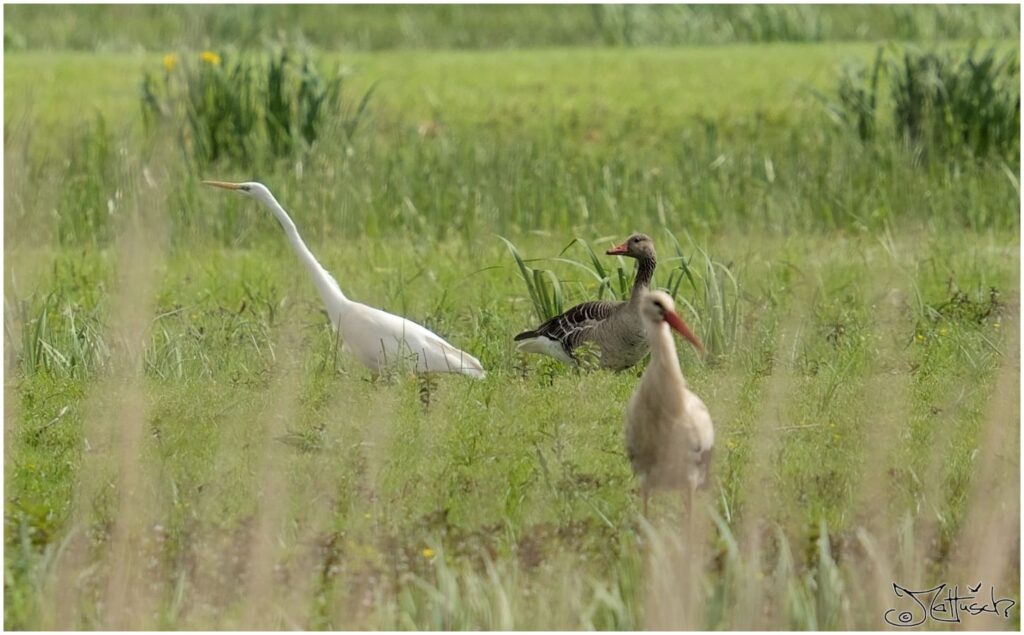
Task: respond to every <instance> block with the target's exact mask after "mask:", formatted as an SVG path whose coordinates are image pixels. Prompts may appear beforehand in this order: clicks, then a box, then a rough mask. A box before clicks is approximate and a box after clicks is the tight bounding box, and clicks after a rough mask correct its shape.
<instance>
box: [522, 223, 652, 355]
mask: <svg viewBox="0 0 1024 635" xmlns="http://www.w3.org/2000/svg"><path fill="white" fill-rule="evenodd" d="M605 253H607V254H608V255H610V256H628V257H630V258H636V260H637V272H636V279H635V280H634V282H633V291H632V293H631V295H630V298H629V300H628V301H626V302H616V301H612V300H598V301H595V302H584V303H582V304H577V305H576V306H574V307H572V308H571V309H569V310H568V311H566V312H565V313H562V314H561V315H556V316H555V317H553V318H551V319H550V320H548V321H547V322H544V323H543V324H541V325H540V326H538V327H537V328H536V329H534V330H532V331H523V332H522V333H520V334H519V335H516V336H515V341H516V342H518V344H516V349H517V350H520V351H523V352H524V353H540V354H542V355H550V356H551V357H554V358H555V359H557V360H560V361H563V362H565V363H567V364H578V363H579V360H578V359H577V358H576V355H575V354H574V351H575V350H576V349H577V348H579V347H580V346H581V345H582V344H584V343H585V342H593V343H595V344H597V346H598V347H599V348H600V349H601V362H600V364H601V367H602V368H608V369H611V370H625V369H627V368H629V367H631V366H633V365H635V364H636V363H637V362H639V361H640V360H641V359H643V358H644V355H646V354H647V337H646V335H645V333H644V328H643V324H642V322H641V320H640V312H639V306H640V304H639V303H640V297H641V296H642V295H643V294H644V293H646V292H647V290H648V288H649V287H650V285H651V278H652V277H653V276H654V268H655V267H656V266H657V264H658V255H657V253H655V251H654V241H652V240H651V238H650V237H649V236H647V235H645V234H633V235H632V236H630V237H629V238H627V239H626V242H624V243H622V244H621V245H618V246H617V247H612V248H611V249H609V250H608V251H607V252H605Z"/></svg>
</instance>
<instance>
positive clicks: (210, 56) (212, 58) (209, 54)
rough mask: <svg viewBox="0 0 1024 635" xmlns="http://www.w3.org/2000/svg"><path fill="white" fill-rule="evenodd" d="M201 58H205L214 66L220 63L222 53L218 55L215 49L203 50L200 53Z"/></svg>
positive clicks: (205, 60) (204, 59)
mask: <svg viewBox="0 0 1024 635" xmlns="http://www.w3.org/2000/svg"><path fill="white" fill-rule="evenodd" d="M199 59H201V60H203V61H204V62H206V63H207V64H212V65H213V66H217V65H218V64H220V55H217V54H216V53H214V52H213V51H203V52H202V53H201V54H200V55H199Z"/></svg>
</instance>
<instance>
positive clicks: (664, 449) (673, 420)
mask: <svg viewBox="0 0 1024 635" xmlns="http://www.w3.org/2000/svg"><path fill="white" fill-rule="evenodd" d="M640 315H641V316H642V318H643V321H644V326H645V328H646V330H647V338H648V343H649V344H650V347H651V361H650V363H649V364H648V365H647V369H646V370H645V371H644V375H643V377H642V378H641V379H640V385H639V386H637V389H636V392H634V393H633V396H632V397H631V398H630V400H629V404H628V405H627V406H626V454H627V456H628V457H629V461H630V463H631V464H632V466H633V471H634V472H635V473H636V475H637V477H638V478H639V480H640V490H641V493H642V494H643V502H644V514H646V513H647V497H648V494H649V492H650V490H652V489H682V490H684V492H685V494H686V496H687V498H688V499H689V497H690V496H692V494H693V492H694V490H696V489H697V488H698V487H700V486H702V485H703V484H704V483H705V481H706V480H707V476H708V470H709V467H710V464H711V449H712V447H713V446H714V443H715V430H714V427H713V425H712V423H711V414H710V413H709V412H708V408H707V406H705V405H704V402H703V401H701V399H700V397H698V396H697V395H695V394H693V392H691V391H690V389H689V388H687V386H686V380H685V379H684V378H683V371H682V369H681V368H680V367H679V358H678V357H677V356H676V345H675V341H674V340H673V339H672V332H671V331H670V330H669V328H670V327H671V328H673V329H675V330H676V331H678V332H679V333H680V334H681V335H682V336H683V337H685V338H686V339H687V340H689V341H690V343H691V344H693V345H694V346H695V347H696V348H698V349H701V350H703V347H702V346H701V344H700V341H699V340H697V338H696V337H695V336H694V335H693V333H692V332H690V329H689V328H688V327H687V326H686V324H685V323H684V322H683V321H682V319H680V318H679V316H678V315H677V314H676V312H675V305H674V303H673V302H672V298H671V297H670V296H669V295H668V294H666V293H662V292H660V291H652V292H650V293H646V294H645V295H644V296H643V297H642V298H641V307H640Z"/></svg>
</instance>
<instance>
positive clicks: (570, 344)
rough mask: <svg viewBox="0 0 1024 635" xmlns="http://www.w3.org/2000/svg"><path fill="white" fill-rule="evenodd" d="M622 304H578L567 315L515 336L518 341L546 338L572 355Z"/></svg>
mask: <svg viewBox="0 0 1024 635" xmlns="http://www.w3.org/2000/svg"><path fill="white" fill-rule="evenodd" d="M620 304H622V303H621V302H609V301H596V302H584V303H582V304H577V305H576V306H574V307H572V308H571V309H569V310H568V311H566V312H565V313H562V314H561V315H556V316H555V317H553V318H551V319H550V320H548V321H547V322H545V323H543V324H541V325H540V326H538V327H537V328H536V329H534V330H532V331H524V332H522V333H520V334H519V335H516V336H515V340H516V341H520V340H525V339H530V338H533V337H546V338H548V339H551V340H555V341H557V342H560V343H561V344H562V347H563V348H564V349H565V350H566V352H567V353H572V351H573V350H574V349H576V348H577V347H578V346H579V345H580V344H582V343H583V341H584V338H585V336H586V333H587V331H589V330H590V329H591V328H593V327H594V326H596V325H598V324H600V323H601V322H602V321H604V320H606V319H608V316H609V315H611V314H612V312H613V311H614V310H615V308H616V307H618V306H619V305H620Z"/></svg>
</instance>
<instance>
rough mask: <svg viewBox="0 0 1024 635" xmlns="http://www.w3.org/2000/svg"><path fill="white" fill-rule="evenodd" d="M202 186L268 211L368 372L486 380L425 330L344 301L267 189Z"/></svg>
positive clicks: (477, 367) (470, 361) (470, 360)
mask: <svg viewBox="0 0 1024 635" xmlns="http://www.w3.org/2000/svg"><path fill="white" fill-rule="evenodd" d="M203 183H204V184H205V185H210V186H212V187H219V188H222V189H225V190H232V191H235V192H238V193H240V194H243V195H245V196H248V197H251V198H254V199H256V200H257V201H259V202H260V203H262V204H263V205H264V206H265V207H266V208H267V209H269V210H270V212H271V213H272V214H273V215H274V218H276V219H277V221H278V222H279V223H280V224H281V227H282V228H283V229H284V233H285V236H286V237H287V238H288V242H289V243H291V246H292V248H293V249H294V250H295V253H296V255H298V257H299V260H300V261H301V262H302V264H303V265H305V266H306V269H307V270H308V271H309V275H310V276H311V277H312V278H313V284H315V285H316V289H317V291H319V292H320V297H321V298H322V299H323V301H324V305H325V306H326V308H327V314H328V315H329V316H330V318H331V324H332V325H333V327H334V329H335V330H336V331H337V332H338V333H339V334H340V335H341V339H342V341H343V343H344V349H345V350H348V351H350V352H351V353H352V354H353V355H354V356H355V357H356V359H358V360H359V361H360V362H362V363H363V364H364V365H365V366H366V367H367V368H369V369H370V370H371V371H373V372H374V373H378V374H379V373H382V372H384V371H385V369H388V368H393V367H395V366H400V365H402V364H404V363H409V365H410V366H413V365H414V366H415V368H416V371H417V372H421V373H461V374H463V375H469V376H470V377H475V378H478V379H480V378H483V377H484V375H485V373H484V369H483V366H482V365H481V364H480V362H479V361H478V360H477V359H476V358H475V357H473V356H472V355H470V354H469V353H466V352H464V351H460V350H459V349H457V348H455V347H454V346H452V345H451V344H449V343H448V342H446V341H445V340H444V339H442V338H441V337H440V336H438V335H437V334H435V333H433V332H431V331H430V330H428V329H426V328H425V327H423V326H421V325H419V324H417V323H415V322H413V321H411V320H407V319H406V318H403V317H400V316H397V315H394V314H391V313H388V312H387V311H382V310H380V309H375V308H373V307H371V306H367V305H365V304H362V303H360V302H355V301H354V300H350V299H349V298H348V297H346V296H345V294H344V293H342V291H341V288H340V287H339V286H338V283H337V281H335V279H334V278H333V277H331V274H329V273H328V272H327V270H326V269H324V268H323V267H322V266H321V265H320V263H319V262H318V261H317V259H316V257H314V256H313V252H311V251H310V250H309V247H307V246H306V243H304V242H303V241H302V237H301V236H299V231H298V229H296V227H295V223H294V222H292V219H291V217H289V216H288V212H286V211H284V208H283V207H281V204H280V203H278V202H277V199H275V198H274V195H273V194H271V193H270V190H269V189H267V187H266V186H265V185H263V184H262V183H256V182H248V183H226V182H224V181H203ZM413 361H414V362H415V363H414V364H413V363H412V362H413Z"/></svg>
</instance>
